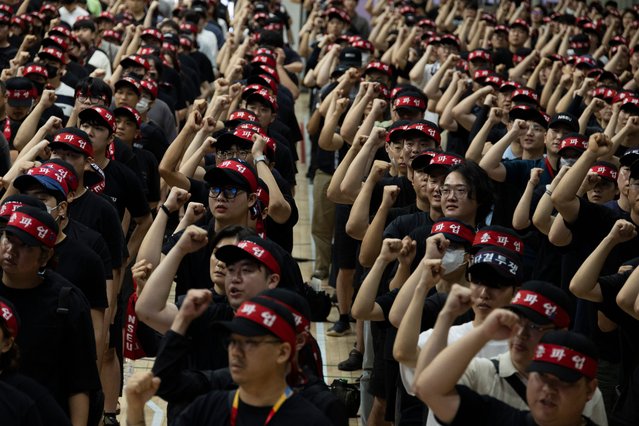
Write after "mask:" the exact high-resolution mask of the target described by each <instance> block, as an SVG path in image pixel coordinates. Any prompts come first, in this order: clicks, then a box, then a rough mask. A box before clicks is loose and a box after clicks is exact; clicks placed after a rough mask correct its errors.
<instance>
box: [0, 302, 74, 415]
mask: <svg viewBox="0 0 639 426" xmlns="http://www.w3.org/2000/svg"><path fill="white" fill-rule="evenodd" d="M19 327H20V319H19V318H18V316H17V315H16V310H15V307H14V306H13V305H12V304H11V302H9V301H8V300H6V299H3V298H0V347H2V351H0V387H1V388H3V389H1V390H0V394H2V395H3V398H4V400H3V401H1V402H0V416H1V417H0V418H2V421H3V423H4V422H7V423H6V424H11V425H13V424H22V423H17V422H16V423H12V421H11V420H9V419H11V417H10V415H9V413H7V411H6V410H7V409H8V408H9V407H12V408H11V409H10V411H14V412H15V409H16V407H20V403H19V401H20V399H22V395H19V396H15V397H14V396H13V395H14V393H15V392H16V391H18V393H20V394H22V393H24V394H25V395H26V396H27V397H28V398H30V399H31V400H33V406H32V408H33V409H32V410H29V411H30V412H31V413H32V416H34V417H36V416H37V417H39V418H40V419H46V420H47V421H48V422H49V423H50V424H55V425H64V426H67V425H69V426H70V425H71V421H70V420H69V417H68V416H67V415H66V414H65V413H64V411H62V408H60V406H59V405H58V404H57V403H56V402H55V400H54V399H53V397H52V396H51V394H50V393H49V392H48V391H47V390H46V389H45V388H44V387H43V386H42V385H40V384H39V383H38V382H36V381H35V380H33V379H31V378H29V377H27V376H25V375H23V374H20V373H18V372H17V369H18V367H19V365H20V355H19V350H18V345H17V344H16V343H15V339H16V337H17V335H18V331H19ZM6 385H8V387H7V388H4V387H5V386H6ZM9 387H10V388H11V390H9ZM5 404H6V405H5ZM27 424H34V423H27ZM35 424H38V423H35Z"/></svg>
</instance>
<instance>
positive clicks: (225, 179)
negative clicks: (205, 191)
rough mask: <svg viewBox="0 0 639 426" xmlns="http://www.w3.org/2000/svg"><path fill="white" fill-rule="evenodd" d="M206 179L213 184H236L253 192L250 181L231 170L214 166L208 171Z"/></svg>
mask: <svg viewBox="0 0 639 426" xmlns="http://www.w3.org/2000/svg"><path fill="white" fill-rule="evenodd" d="M204 180H205V181H206V182H207V183H208V184H209V185H211V186H213V185H216V186H224V185H236V186H238V187H239V188H241V189H243V190H245V191H248V192H251V188H249V184H248V182H246V181H245V180H244V179H243V178H242V177H241V176H240V175H239V174H238V173H235V172H233V171H231V170H227V169H220V168H219V167H213V168H211V169H210V170H208V171H207V172H206V174H205V175H204Z"/></svg>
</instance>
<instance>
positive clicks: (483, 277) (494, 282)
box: [468, 262, 517, 288]
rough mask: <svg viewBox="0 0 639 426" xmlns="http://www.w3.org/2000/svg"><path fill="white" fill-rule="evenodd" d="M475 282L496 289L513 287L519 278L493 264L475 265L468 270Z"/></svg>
mask: <svg viewBox="0 0 639 426" xmlns="http://www.w3.org/2000/svg"><path fill="white" fill-rule="evenodd" d="M468 273H469V274H470V275H472V278H473V281H474V282H481V284H482V285H486V286H488V287H494V288H504V287H512V286H513V285H515V283H516V282H517V277H516V276H515V275H513V274H511V273H509V272H508V271H506V270H504V268H500V267H499V266H498V265H495V264H492V263H487V262H483V263H475V264H473V265H471V266H470V267H469V268H468Z"/></svg>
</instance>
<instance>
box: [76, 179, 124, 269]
mask: <svg viewBox="0 0 639 426" xmlns="http://www.w3.org/2000/svg"><path fill="white" fill-rule="evenodd" d="M69 215H70V217H71V218H73V219H75V220H76V221H78V222H79V223H81V224H83V225H85V226H86V227H88V228H90V229H92V230H94V231H96V232H97V233H99V234H100V235H102V237H103V238H104V241H105V242H106V244H107V246H108V248H109V253H110V254H111V264H112V268H113V269H117V268H119V267H120V266H122V262H124V259H125V258H126V256H127V255H126V245H125V242H124V234H123V233H122V226H121V225H120V218H119V217H118V212H117V210H116V209H115V206H114V205H113V204H112V201H111V200H109V199H107V198H105V197H103V196H102V195H98V194H95V193H93V192H91V191H86V192H85V193H84V194H82V195H81V196H80V197H79V198H75V199H74V200H73V202H72V203H71V204H69ZM70 225H71V224H70ZM70 234H71V232H70Z"/></svg>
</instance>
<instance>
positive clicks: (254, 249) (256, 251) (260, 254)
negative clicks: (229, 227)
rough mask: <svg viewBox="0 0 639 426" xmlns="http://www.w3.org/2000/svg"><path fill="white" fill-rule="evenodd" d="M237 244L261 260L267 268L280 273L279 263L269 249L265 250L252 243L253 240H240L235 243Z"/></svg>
mask: <svg viewBox="0 0 639 426" xmlns="http://www.w3.org/2000/svg"><path fill="white" fill-rule="evenodd" d="M237 246H238V247H239V248H241V249H242V250H244V251H245V252H247V253H248V254H250V255H251V256H253V257H254V258H256V259H257V260H259V261H260V262H262V263H263V264H264V265H266V267H267V268H268V269H270V270H271V271H273V272H274V273H276V274H279V273H280V264H279V262H278V261H277V260H276V259H275V257H273V255H272V254H271V252H270V251H268V250H266V249H265V248H264V247H262V246H261V245H259V244H256V243H254V242H253V241H247V240H242V241H239V242H238V243H237Z"/></svg>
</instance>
